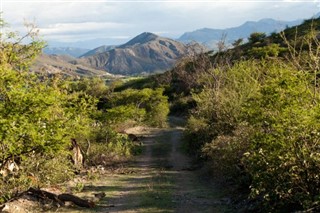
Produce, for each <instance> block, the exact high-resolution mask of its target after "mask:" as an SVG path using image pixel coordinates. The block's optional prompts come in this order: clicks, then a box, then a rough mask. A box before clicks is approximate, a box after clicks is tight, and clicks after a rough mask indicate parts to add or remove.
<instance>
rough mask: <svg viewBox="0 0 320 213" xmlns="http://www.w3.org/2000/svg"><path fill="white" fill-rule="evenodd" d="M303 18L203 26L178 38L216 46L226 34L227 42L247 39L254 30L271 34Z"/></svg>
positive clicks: (297, 22) (211, 46) (268, 19)
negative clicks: (215, 27)
mask: <svg viewBox="0 0 320 213" xmlns="http://www.w3.org/2000/svg"><path fill="white" fill-rule="evenodd" d="M301 23H302V20H295V21H278V20H274V19H271V18H266V19H261V20H259V21H247V22H245V23H244V24H242V25H240V26H238V27H231V28H226V29H211V28H203V29H199V30H195V31H192V32H187V33H184V34H183V35H182V36H181V37H180V38H179V39H178V40H179V41H182V42H190V41H196V42H199V43H202V44H204V45H206V46H208V47H210V48H215V47H216V44H217V42H218V41H220V40H221V39H222V37H223V35H224V34H225V35H226V41H227V43H231V42H233V41H235V40H237V39H239V38H243V39H246V38H248V37H249V36H250V34H251V33H253V32H264V33H266V34H270V33H272V32H279V31H281V30H284V29H285V28H286V27H292V26H295V25H298V24H301Z"/></svg>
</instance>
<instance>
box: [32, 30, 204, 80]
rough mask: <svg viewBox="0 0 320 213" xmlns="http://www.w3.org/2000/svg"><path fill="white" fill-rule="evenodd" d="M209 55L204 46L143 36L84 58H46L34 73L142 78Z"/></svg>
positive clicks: (88, 54)
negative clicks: (196, 56) (184, 60)
mask: <svg viewBox="0 0 320 213" xmlns="http://www.w3.org/2000/svg"><path fill="white" fill-rule="evenodd" d="M204 51H207V49H206V48H205V47H203V46H202V45H200V44H192V45H190V44H184V43H182V42H179V41H175V40H173V39H169V38H164V37H160V36H158V35H155V34H153V33H149V32H145V33H142V34H140V35H138V36H136V37H134V38H133V39H131V40H130V41H128V42H127V43H125V44H123V45H120V46H101V47H98V48H96V49H93V50H91V51H89V52H87V53H85V54H82V56H81V57H80V58H75V57H72V56H66V55H46V54H42V55H41V56H40V57H39V58H38V59H37V61H36V63H35V65H34V66H33V70H49V71H50V72H52V73H54V72H58V71H59V70H61V71H62V72H63V73H64V74H70V73H76V74H79V75H85V73H86V71H87V72H88V75H94V74H95V73H96V74H99V75H101V72H104V73H111V74H116V75H140V74H150V73H155V72H163V71H166V70H168V69H171V68H172V67H173V66H174V64H175V62H176V61H177V60H178V59H180V58H182V57H184V56H186V55H188V54H195V53H199V52H204Z"/></svg>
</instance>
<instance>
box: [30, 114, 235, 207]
mask: <svg viewBox="0 0 320 213" xmlns="http://www.w3.org/2000/svg"><path fill="white" fill-rule="evenodd" d="M182 123H183V120H181V119H178V118H171V119H170V125H171V126H170V127H167V128H162V129H155V128H147V127H135V128H131V129H128V130H126V132H127V133H131V134H135V135H138V136H142V137H143V139H142V142H143V145H142V146H143V151H142V154H141V155H138V156H136V157H135V159H134V160H133V161H131V162H130V163H127V164H124V165H122V167H120V168H118V169H116V170H112V171H111V170H105V169H103V168H100V170H101V171H100V175H97V174H96V172H95V173H92V174H89V176H91V177H90V179H89V180H88V179H79V180H78V182H77V183H74V187H73V189H78V192H76V191H74V194H75V195H77V196H79V197H82V198H87V199H90V200H93V201H95V202H96V207H95V208H93V209H84V208H80V207H74V206H67V207H60V208H58V209H56V210H54V211H51V212H70V213H74V212H101V213H102V212H103V213H106V212H123V213H135V212H181V213H188V212H192V213H194V212H201V213H202V212H214V213H219V212H223V213H225V212H236V211H234V209H233V208H232V205H231V200H230V198H229V197H226V191H225V190H224V189H223V188H221V187H219V186H217V185H215V184H214V183H212V182H209V181H207V180H206V179H204V178H203V175H201V171H200V170H199V169H198V168H197V167H196V166H195V165H194V164H193V163H192V162H191V160H190V158H189V157H188V156H187V155H186V154H184V152H183V151H182V150H183V149H182V147H183V146H182V145H183V127H182V126H181V124H182ZM102 193H103V194H104V193H105V195H106V196H105V197H103V198H97V197H95V196H97V194H102ZM28 212H30V211H28ZM31 212H32V211H31Z"/></svg>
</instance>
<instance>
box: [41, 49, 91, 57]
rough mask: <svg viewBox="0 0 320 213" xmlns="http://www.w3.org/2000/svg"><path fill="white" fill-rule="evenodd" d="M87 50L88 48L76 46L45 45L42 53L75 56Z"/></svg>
mask: <svg viewBox="0 0 320 213" xmlns="http://www.w3.org/2000/svg"><path fill="white" fill-rule="evenodd" d="M88 51H90V49H85V48H78V47H45V48H44V49H43V53H45V54H47V55H69V56H73V57H76V58H77V57H79V56H81V55H83V54H85V53H87V52H88Z"/></svg>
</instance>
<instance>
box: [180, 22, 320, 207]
mask: <svg viewBox="0 0 320 213" xmlns="http://www.w3.org/2000/svg"><path fill="white" fill-rule="evenodd" d="M316 21H319V20H316ZM310 23H311V22H309V21H307V22H305V24H310ZM315 23H316V22H315ZM299 28H301V27H298V29H299ZM310 29H311V30H310ZM288 32H291V29H287V31H285V32H284V33H282V34H279V35H282V38H283V39H284V40H283V42H284V43H287V44H288V46H287V48H286V49H284V47H280V44H279V43H269V44H268V45H267V46H262V45H261V42H262V43H263V40H267V39H271V38H270V37H265V36H258V34H257V35H254V38H255V39H253V38H252V39H251V40H252V41H251V42H250V43H251V47H250V49H247V50H246V51H247V53H249V56H250V55H251V56H253V58H256V59H260V60H255V59H248V60H242V61H241V60H238V61H233V62H232V63H231V64H228V63H227V64H226V65H225V66H222V67H221V66H220V67H217V68H215V67H214V66H212V67H213V68H211V69H209V70H207V71H206V72H203V74H202V75H200V77H199V78H198V82H201V84H202V85H203V88H202V90H201V92H200V93H193V94H192V97H193V99H194V100H195V101H196V108H195V109H194V111H193V112H192V113H191V116H190V118H189V121H188V125H187V132H186V133H187V138H189V140H188V147H189V149H190V150H192V151H193V152H194V150H198V152H196V154H198V155H200V156H199V157H202V158H203V159H207V160H208V161H209V162H210V166H211V167H212V170H213V172H214V174H215V175H216V176H219V177H227V178H224V179H225V180H227V181H229V182H230V181H231V182H233V183H237V184H238V185H239V186H241V187H242V188H244V189H250V197H251V199H252V200H254V201H255V205H256V208H255V209H254V212H257V211H258V210H259V211H261V212H270V211H272V212H292V211H297V210H309V211H310V210H312V211H315V210H317V209H319V195H320V185H319V177H318V174H319V172H320V167H319V166H320V164H319V163H320V162H319V145H320V144H319V139H318V135H319V134H318V132H319V129H320V128H319V121H318V119H319V117H318V110H319V97H320V93H319V88H318V81H319V80H318V72H319V68H318V66H319V57H318V56H319V55H318V50H319V42H318V38H317V35H318V31H317V30H316V29H315V28H309V31H306V32H305V34H302V35H301V34H299V35H301V37H299V38H298V37H294V40H292V37H291V39H290V38H289V37H290V36H288V35H289V34H288ZM286 33H287V36H288V37H286V36H285V34H286ZM272 36H275V35H272ZM256 37H258V38H259V39H258V38H257V39H256ZM258 40H259V41H258ZM258 42H259V44H258ZM250 43H249V44H250ZM249 44H245V45H244V47H243V48H248V45H249ZM252 44H253V45H252ZM232 51H234V50H231V52H232ZM280 52H282V53H280ZM223 54H224V56H226V54H227V53H223ZM277 56H279V57H277ZM315 58H317V59H315ZM311 64H312V65H311ZM246 211H249V210H248V209H247V210H246Z"/></svg>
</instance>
